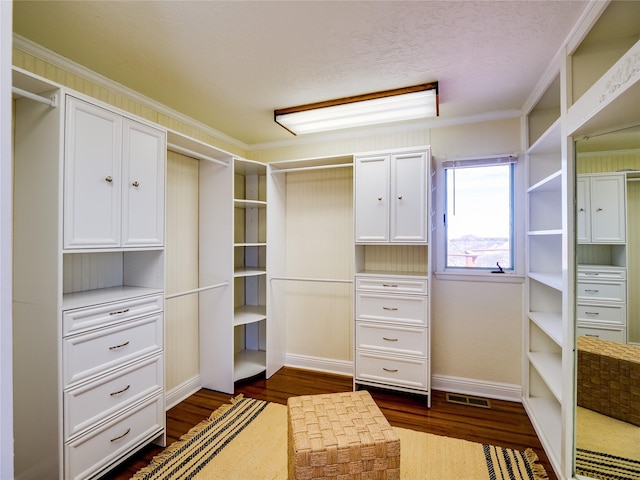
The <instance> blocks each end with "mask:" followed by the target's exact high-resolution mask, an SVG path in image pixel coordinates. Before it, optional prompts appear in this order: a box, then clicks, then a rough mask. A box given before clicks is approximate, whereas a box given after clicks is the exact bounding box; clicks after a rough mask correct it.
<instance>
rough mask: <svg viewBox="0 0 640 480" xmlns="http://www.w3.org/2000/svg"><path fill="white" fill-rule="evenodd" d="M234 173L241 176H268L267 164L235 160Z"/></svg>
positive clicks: (242, 159)
mask: <svg viewBox="0 0 640 480" xmlns="http://www.w3.org/2000/svg"><path fill="white" fill-rule="evenodd" d="M233 171H234V172H235V173H239V174H241V175H266V173H267V164H266V163H261V162H256V161H255V160H247V159H245V158H234V161H233Z"/></svg>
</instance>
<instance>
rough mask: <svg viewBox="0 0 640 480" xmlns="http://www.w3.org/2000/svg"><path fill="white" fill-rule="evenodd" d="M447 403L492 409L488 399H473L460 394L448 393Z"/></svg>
mask: <svg viewBox="0 0 640 480" xmlns="http://www.w3.org/2000/svg"><path fill="white" fill-rule="evenodd" d="M447 402H450V403H457V404H460V405H471V406H472V407H482V408H491V402H490V401H489V400H488V399H487V398H481V397H473V396H471V395H462V394H459V393H447Z"/></svg>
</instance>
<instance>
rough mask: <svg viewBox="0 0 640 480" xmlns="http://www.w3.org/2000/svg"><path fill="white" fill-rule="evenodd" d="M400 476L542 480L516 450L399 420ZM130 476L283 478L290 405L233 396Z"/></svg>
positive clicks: (406, 479)
mask: <svg viewBox="0 0 640 480" xmlns="http://www.w3.org/2000/svg"><path fill="white" fill-rule="evenodd" d="M396 431H397V433H398V436H399V437H400V477H401V479H402V480H540V479H544V478H547V475H546V473H545V471H544V468H543V467H542V465H539V464H538V463H536V462H537V456H536V455H535V453H534V452H533V451H532V450H527V451H526V452H520V451H516V450H511V449H506V448H500V447H496V446H491V445H482V444H480V443H473V442H468V441H465V440H458V439H454V438H449V437H442V436H437V435H431V434H427V433H422V432H416V431H413V430H407V429H403V428H396ZM133 478H134V479H135V480H143V479H144V480H159V479H172V480H174V479H194V480H286V479H287V407H286V406H284V405H280V404H275V403H268V402H264V401H261V400H255V399H250V398H241V397H238V398H236V399H233V400H232V403H231V404H229V405H225V406H223V407H221V408H220V409H218V410H216V412H214V413H213V414H212V415H211V418H210V419H209V420H207V421H205V422H203V423H201V424H200V425H198V426H196V427H194V428H193V429H192V430H191V431H190V432H189V433H187V434H186V435H185V436H184V437H183V438H182V439H180V440H179V441H177V442H175V443H174V444H172V445H170V446H169V447H168V448H167V449H165V451H164V452H163V453H161V454H160V455H158V456H157V457H156V458H155V459H154V460H153V461H152V462H151V463H150V464H149V466H147V467H146V468H144V469H142V470H140V471H139V472H138V473H137V474H136V475H135V476H134V477H133Z"/></svg>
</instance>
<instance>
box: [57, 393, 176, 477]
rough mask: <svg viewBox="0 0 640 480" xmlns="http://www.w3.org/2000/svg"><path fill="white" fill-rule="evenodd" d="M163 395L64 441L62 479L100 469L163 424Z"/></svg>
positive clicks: (92, 472) (94, 472)
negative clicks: (66, 441)
mask: <svg viewBox="0 0 640 480" xmlns="http://www.w3.org/2000/svg"><path fill="white" fill-rule="evenodd" d="M164 418H165V413H164V402H163V401H162V396H161V395H159V396H157V397H154V398H151V399H149V400H147V401H146V402H143V403H141V404H139V405H136V406H135V407H134V408H132V409H131V410H129V411H127V412H126V413H124V414H123V415H122V416H120V417H118V418H116V419H114V420H113V421H112V422H110V423H107V424H106V425H103V426H102V427H100V428H97V429H95V430H92V431H90V432H88V433H87V434H86V435H82V436H80V437H79V438H77V439H76V440H74V441H72V442H69V443H67V444H65V447H64V451H65V461H64V470H65V477H64V478H65V479H83V478H88V477H89V476H91V475H93V474H96V473H98V472H100V471H101V470H102V469H104V468H105V467H108V466H109V465H111V464H112V463H113V462H115V461H116V460H118V459H119V458H121V457H122V456H124V455H125V454H127V453H129V452H130V451H131V450H133V449H135V448H136V447H138V446H139V445H141V444H142V443H144V442H146V441H148V440H150V439H152V438H154V437H156V436H158V435H159V434H161V433H162V430H163V428H164Z"/></svg>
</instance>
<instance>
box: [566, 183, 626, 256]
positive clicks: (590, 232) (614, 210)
mask: <svg viewBox="0 0 640 480" xmlns="http://www.w3.org/2000/svg"><path fill="white" fill-rule="evenodd" d="M625 198H626V179H625V176H624V174H606V175H601V174H594V175H580V176H579V177H578V179H577V181H576V199H577V218H576V229H577V235H578V243H625V241H626V208H625Z"/></svg>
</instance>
